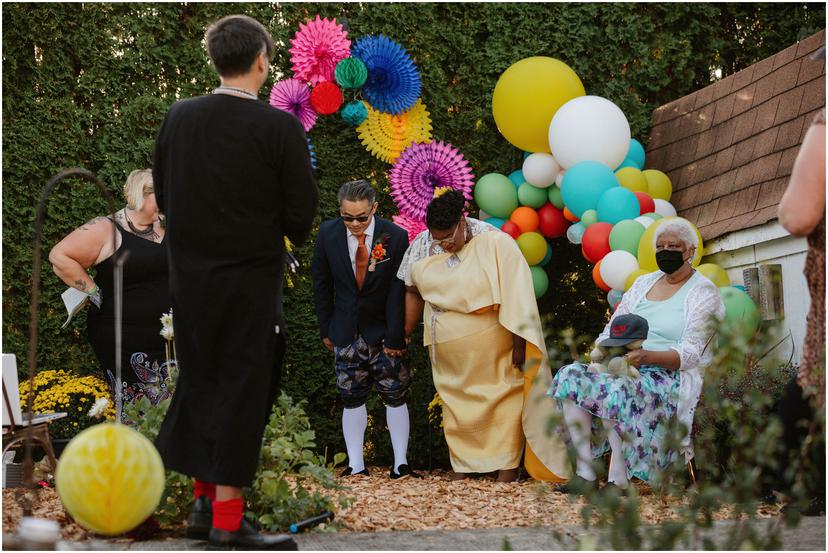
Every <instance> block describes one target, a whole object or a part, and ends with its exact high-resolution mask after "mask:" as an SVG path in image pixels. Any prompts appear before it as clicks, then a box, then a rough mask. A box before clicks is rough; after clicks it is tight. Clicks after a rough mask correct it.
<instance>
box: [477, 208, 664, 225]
mask: <svg viewBox="0 0 828 553" xmlns="http://www.w3.org/2000/svg"><path fill="white" fill-rule="evenodd" d="M480 213H483V210H482V209H481V210H480ZM633 220H634V221H635V222H636V223H641V224H642V225H644V228H645V229H646V228H647V227H649V226H650V225H652V224H653V223H655V219H653V218H652V217H647V216H646V215H642V216H641V217H636V218H635V219H633Z"/></svg>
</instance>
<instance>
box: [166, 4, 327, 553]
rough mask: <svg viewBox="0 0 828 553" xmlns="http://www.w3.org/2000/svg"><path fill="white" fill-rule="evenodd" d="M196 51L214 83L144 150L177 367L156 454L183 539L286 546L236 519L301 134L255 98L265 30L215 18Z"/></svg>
mask: <svg viewBox="0 0 828 553" xmlns="http://www.w3.org/2000/svg"><path fill="white" fill-rule="evenodd" d="M206 43H207V51H208V54H209V56H210V60H211V62H212V64H213V67H214V68H215V69H216V71H217V72H218V74H219V76H220V78H221V86H220V87H218V88H217V89H215V90H214V91H213V94H210V95H207V96H201V97H196V98H190V99H186V100H182V101H179V102H176V103H175V104H173V106H172V107H171V108H170V111H169V113H168V114H167V116H166V118H165V120H164V122H163V124H162V126H161V129H160V130H159V132H158V136H157V138H156V143H155V156H154V172H153V174H154V176H155V191H156V196H157V198H158V202H159V205H160V206H161V210H162V211H163V212H164V213H165V215H166V217H167V239H166V240H167V243H168V249H169V263H170V294H171V299H172V305H173V309H174V312H175V336H176V345H177V350H178V360H177V361H178V366H179V368H180V373H179V380H178V384H177V387H176V390H175V393H174V394H173V399H172V402H171V405H170V409H169V412H168V413H167V416H166V418H165V420H164V422H163V424H162V426H161V430H160V432H159V434H158V438H157V441H156V445H157V447H158V451H159V452H160V453H161V456H162V458H163V460H164V464H165V465H166V467H167V468H169V469H172V470H175V471H178V472H181V473H184V474H187V475H190V476H193V477H194V478H195V479H196V481H195V485H194V492H195V495H196V502H195V505H194V508H193V512H192V513H191V514H190V518H189V519H188V535H190V536H193V537H205V536H206V537H208V539H209V541H210V543H211V545H213V546H220V547H247V548H252V549H295V548H296V544H295V543H294V542H293V540H291V539H290V538H288V537H285V536H266V535H264V534H260V533H259V532H258V530H257V529H256V528H254V527H253V526H252V525H251V524H250V523H249V522H247V521H246V520H245V519H243V517H242V512H243V500H242V487H244V486H249V485H250V484H251V483H252V481H253V477H254V475H255V471H256V465H257V463H258V459H259V452H260V449H261V443H262V435H263V433H264V427H265V425H266V423H267V420H268V417H269V415H270V412H271V407H272V404H273V400H274V399H275V397H276V393H277V389H278V386H279V382H280V372H281V362H282V357H283V355H284V351H285V340H284V328H285V323H284V320H283V315H282V279H283V271H284V264H285V244H284V237H285V236H287V237H288V238H290V240H291V241H292V242H294V243H295V244H299V243H301V242H303V241H304V240H305V239H306V238H307V237H308V234H309V233H310V230H311V225H312V222H313V219H314V216H315V214H316V209H317V205H318V191H317V187H316V183H315V181H314V179H313V175H312V173H311V164H310V157H309V153H308V148H307V142H306V137H305V133H304V131H303V129H302V126H301V124H300V123H299V121H298V120H297V119H296V118H295V117H294V116H293V115H291V114H289V113H286V112H284V111H280V110H277V109H274V108H272V107H270V106H269V105H267V104H266V103H264V102H261V101H259V100H258V98H257V92H258V90H259V89H260V88H261V87H262V85H263V84H264V82H265V80H266V79H267V75H268V68H269V60H270V59H271V57H272V55H273V48H274V47H273V41H272V39H271V37H270V35H269V34H268V32H267V30H266V29H265V28H264V26H262V25H261V24H260V23H259V22H257V21H256V20H254V19H252V18H250V17H247V16H243V15H234V16H229V17H225V18H223V19H221V20H219V21H217V22H215V23H214V24H213V25H211V26H210V28H209V29H208V30H207V33H206ZM213 486H215V488H213Z"/></svg>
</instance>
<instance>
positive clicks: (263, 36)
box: [204, 15, 274, 77]
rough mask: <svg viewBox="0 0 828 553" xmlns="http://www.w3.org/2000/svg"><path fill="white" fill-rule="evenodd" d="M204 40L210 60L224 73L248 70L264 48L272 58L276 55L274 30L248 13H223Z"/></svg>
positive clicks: (230, 74)
mask: <svg viewBox="0 0 828 553" xmlns="http://www.w3.org/2000/svg"><path fill="white" fill-rule="evenodd" d="M204 40H205V41H206V42H207V54H208V55H209V56H210V61H212V62H213V67H215V68H216V71H217V72H218V74H219V75H221V76H222V77H237V76H239V75H244V74H245V73H247V72H248V71H249V70H250V66H251V65H253V61H254V60H255V59H256V56H258V55H259V53H260V52H261V51H262V49H264V51H265V55H266V56H267V59H268V60H269V59H271V58H272V57H273V49H274V47H273V38H271V36H270V33H268V32H267V29H265V26H264V25H262V24H261V23H259V22H258V21H256V20H255V19H253V18H252V17H248V16H246V15H228V16H227V17H222V18H221V19H219V20H218V21H216V22H215V23H213V24H212V25H210V26H209V27H208V28H207V33H206V34H205V35H204Z"/></svg>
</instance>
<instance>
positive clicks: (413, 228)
mask: <svg viewBox="0 0 828 553" xmlns="http://www.w3.org/2000/svg"><path fill="white" fill-rule="evenodd" d="M391 220H392V221H394V224H395V225H397V226H398V227H400V228H401V229H403V230H404V231H405V232H407V233H408V243H409V244H410V243H411V242H413V241H414V239H415V238H417V235H418V234H420V233H421V232H423V231H424V230H425V229H426V224H425V221H415V220H414V219H409V218H408V217H406V216H405V215H394V216H393V217H391Z"/></svg>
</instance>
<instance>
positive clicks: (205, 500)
mask: <svg viewBox="0 0 828 553" xmlns="http://www.w3.org/2000/svg"><path fill="white" fill-rule="evenodd" d="M212 527H213V501H212V500H211V499H210V498H209V497H207V496H206V495H201V496H199V497H198V498H197V499H196V500H195V503H193V508H192V510H191V511H190V516H188V517H187V537H188V538H191V539H194V540H206V539H207V536H208V535H209V534H210V528H212Z"/></svg>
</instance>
